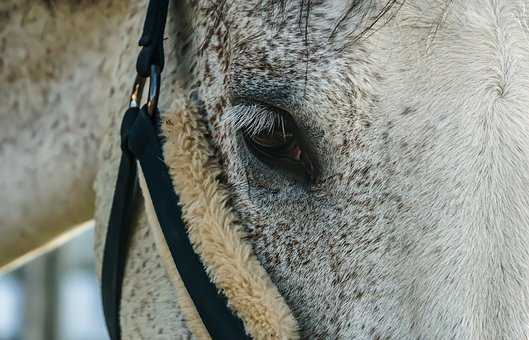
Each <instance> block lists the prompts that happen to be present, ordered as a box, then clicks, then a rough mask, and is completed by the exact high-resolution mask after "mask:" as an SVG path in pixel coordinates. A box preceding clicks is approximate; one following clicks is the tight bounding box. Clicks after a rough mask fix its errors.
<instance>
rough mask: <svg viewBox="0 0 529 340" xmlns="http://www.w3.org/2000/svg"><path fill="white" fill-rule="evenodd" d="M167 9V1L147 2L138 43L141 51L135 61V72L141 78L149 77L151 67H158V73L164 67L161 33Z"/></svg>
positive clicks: (163, 29) (155, 0)
mask: <svg viewBox="0 0 529 340" xmlns="http://www.w3.org/2000/svg"><path fill="white" fill-rule="evenodd" d="M168 7H169V0H151V1H149V7H148V8H147V15H146V16H145V23H144V24H143V33H142V35H141V38H140V41H139V45H140V46H142V49H141V51H140V54H139V56H138V60H137V61H136V72H137V73H138V75H140V76H142V77H148V76H149V74H150V69H151V66H152V65H156V66H158V67H159V70H160V72H161V71H162V69H163V67H164V60H165V58H164V50H163V33H164V31H165V22H166V18H167V9H168Z"/></svg>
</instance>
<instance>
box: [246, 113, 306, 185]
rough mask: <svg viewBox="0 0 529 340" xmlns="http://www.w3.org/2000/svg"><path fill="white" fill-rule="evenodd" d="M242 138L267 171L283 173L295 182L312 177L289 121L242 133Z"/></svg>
mask: <svg viewBox="0 0 529 340" xmlns="http://www.w3.org/2000/svg"><path fill="white" fill-rule="evenodd" d="M243 136H244V140H245V142H246V145H247V146H248V149H249V150H250V152H251V153H252V154H253V155H254V156H255V157H256V158H257V159H259V160H260V161H261V162H263V163H265V164H266V165H268V166H270V167H271V168H273V169H283V170H286V171H287V172H288V173H290V174H291V175H293V176H294V177H295V178H296V179H298V180H309V181H310V180H311V179H313V178H314V176H315V172H314V166H313V164H312V161H311V159H310V156H309V150H308V148H307V147H306V146H305V143H304V142H303V140H302V138H301V136H300V134H299V133H298V131H297V127H296V125H295V123H294V122H293V121H292V120H288V119H287V118H285V119H284V120H282V121H281V122H278V123H276V124H274V127H273V128H272V129H267V130H263V131H261V132H258V133H247V132H245V131H243Z"/></svg>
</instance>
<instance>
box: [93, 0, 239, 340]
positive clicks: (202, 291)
mask: <svg viewBox="0 0 529 340" xmlns="http://www.w3.org/2000/svg"><path fill="white" fill-rule="evenodd" d="M168 5H169V0H151V1H150V2H149V7H148V10H147V16H146V18H145V24H144V27H143V34H142V36H141V39H140V42H139V45H140V46H142V49H141V52H140V54H139V56H138V61H137V63H136V71H137V76H136V80H135V82H134V87H133V90H132V94H131V97H130V103H129V108H128V110H127V111H126V112H125V115H124V117H123V121H122V125H121V150H122V155H121V162H120V165H119V173H118V178H117V183H116V189H115V192H114V199H113V202H112V210H111V213H110V220H109V223H108V230H107V235H106V241H105V249H104V255H103V270H102V297H103V310H104V314H105V319H106V324H107V328H108V332H109V334H110V338H111V339H112V340H120V339H121V328H120V322H119V320H120V314H119V310H120V301H121V287H122V285H123V275H124V269H125V262H126V257H127V249H128V244H129V241H130V235H131V224H132V221H133V215H134V210H135V207H136V203H137V197H138V192H139V190H138V176H137V162H139V164H140V166H141V169H142V171H143V174H144V177H145V181H146V183H147V187H148V190H149V193H150V196H151V199H152V202H153V205H154V210H155V213H156V217H157V218H158V221H159V222H160V226H161V229H162V232H163V235H164V239H165V242H166V243H167V245H168V247H169V249H170V251H171V255H172V258H173V261H174V262H175V264H176V268H177V270H178V272H179V274H180V277H181V278H182V281H183V283H184V286H185V287H186V289H187V292H188V293H189V296H190V297H191V299H192V300H193V303H194V305H195V307H196V309H197V311H198V314H199V315H200V317H201V319H202V321H203V323H204V326H205V327H206V329H207V330H208V332H209V334H210V335H211V337H212V338H213V339H229V340H232V339H233V340H236V339H249V337H248V335H246V333H245V330H244V326H243V323H242V321H241V320H240V319H239V318H238V317H237V316H236V315H235V314H233V313H232V311H231V310H230V309H229V308H228V306H227V300H226V297H225V296H224V295H222V294H221V293H220V292H219V291H218V290H217V288H216V287H215V285H214V284H213V283H211V281H210V279H209V277H208V275H207V273H206V271H205V270H204V266H203V265H202V263H201V261H200V258H199V256H198V255H197V254H196V253H195V252H194V250H193V247H192V245H191V242H190V240H189V237H188V235H187V232H186V228H185V225H184V222H183V221H182V212H181V210H180V207H179V205H178V200H179V198H178V196H177V194H176V193H175V192H174V190H173V186H172V182H171V178H170V176H169V172H168V170H167V166H166V165H165V163H164V162H161V161H160V160H163V152H162V147H161V145H162V141H161V140H160V137H159V135H160V131H159V122H160V114H159V111H158V107H157V105H158V97H159V92H160V73H161V71H162V69H163V66H164V50H163V34H164V30H165V22H166V18H167V8H168ZM147 78H149V97H148V100H147V104H145V105H144V106H143V107H141V108H140V102H141V93H142V90H143V86H144V84H145V81H146V79H147Z"/></svg>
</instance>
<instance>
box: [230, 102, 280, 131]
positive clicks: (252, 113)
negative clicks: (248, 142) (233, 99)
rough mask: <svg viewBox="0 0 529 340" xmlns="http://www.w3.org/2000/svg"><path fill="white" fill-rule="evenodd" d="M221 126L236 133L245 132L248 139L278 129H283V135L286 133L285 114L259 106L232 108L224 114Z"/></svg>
mask: <svg viewBox="0 0 529 340" xmlns="http://www.w3.org/2000/svg"><path fill="white" fill-rule="evenodd" d="M221 124H222V125H224V126H229V127H230V128H232V129H234V130H235V131H244V133H245V134H246V135H247V136H248V137H255V136H257V135H259V134H262V133H265V132H268V133H271V132H272V131H273V130H274V129H275V128H277V127H280V128H281V130H282V131H283V134H285V133H286V132H285V117H284V114H282V113H280V112H277V110H276V109H273V108H269V107H266V106H264V105H259V104H252V105H242V104H240V105H236V106H234V107H232V108H231V109H230V110H228V111H227V112H226V113H225V114H224V117H223V119H222V122H221Z"/></svg>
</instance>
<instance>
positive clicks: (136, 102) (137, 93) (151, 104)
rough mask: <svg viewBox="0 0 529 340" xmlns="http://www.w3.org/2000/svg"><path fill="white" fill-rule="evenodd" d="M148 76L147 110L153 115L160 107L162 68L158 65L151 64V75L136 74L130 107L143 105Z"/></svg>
mask: <svg viewBox="0 0 529 340" xmlns="http://www.w3.org/2000/svg"><path fill="white" fill-rule="evenodd" d="M147 78H149V94H148V97H147V112H148V113H149V115H151V116H153V115H154V114H155V113H156V110H157V109H158V99H159V98H160V68H159V67H158V66H156V65H151V72H150V75H149V77H142V76H140V75H136V79H135V80H134V85H133V86H132V91H131V94H130V97H129V107H141V97H142V95H143V88H144V87H145V82H146V81H147Z"/></svg>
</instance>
